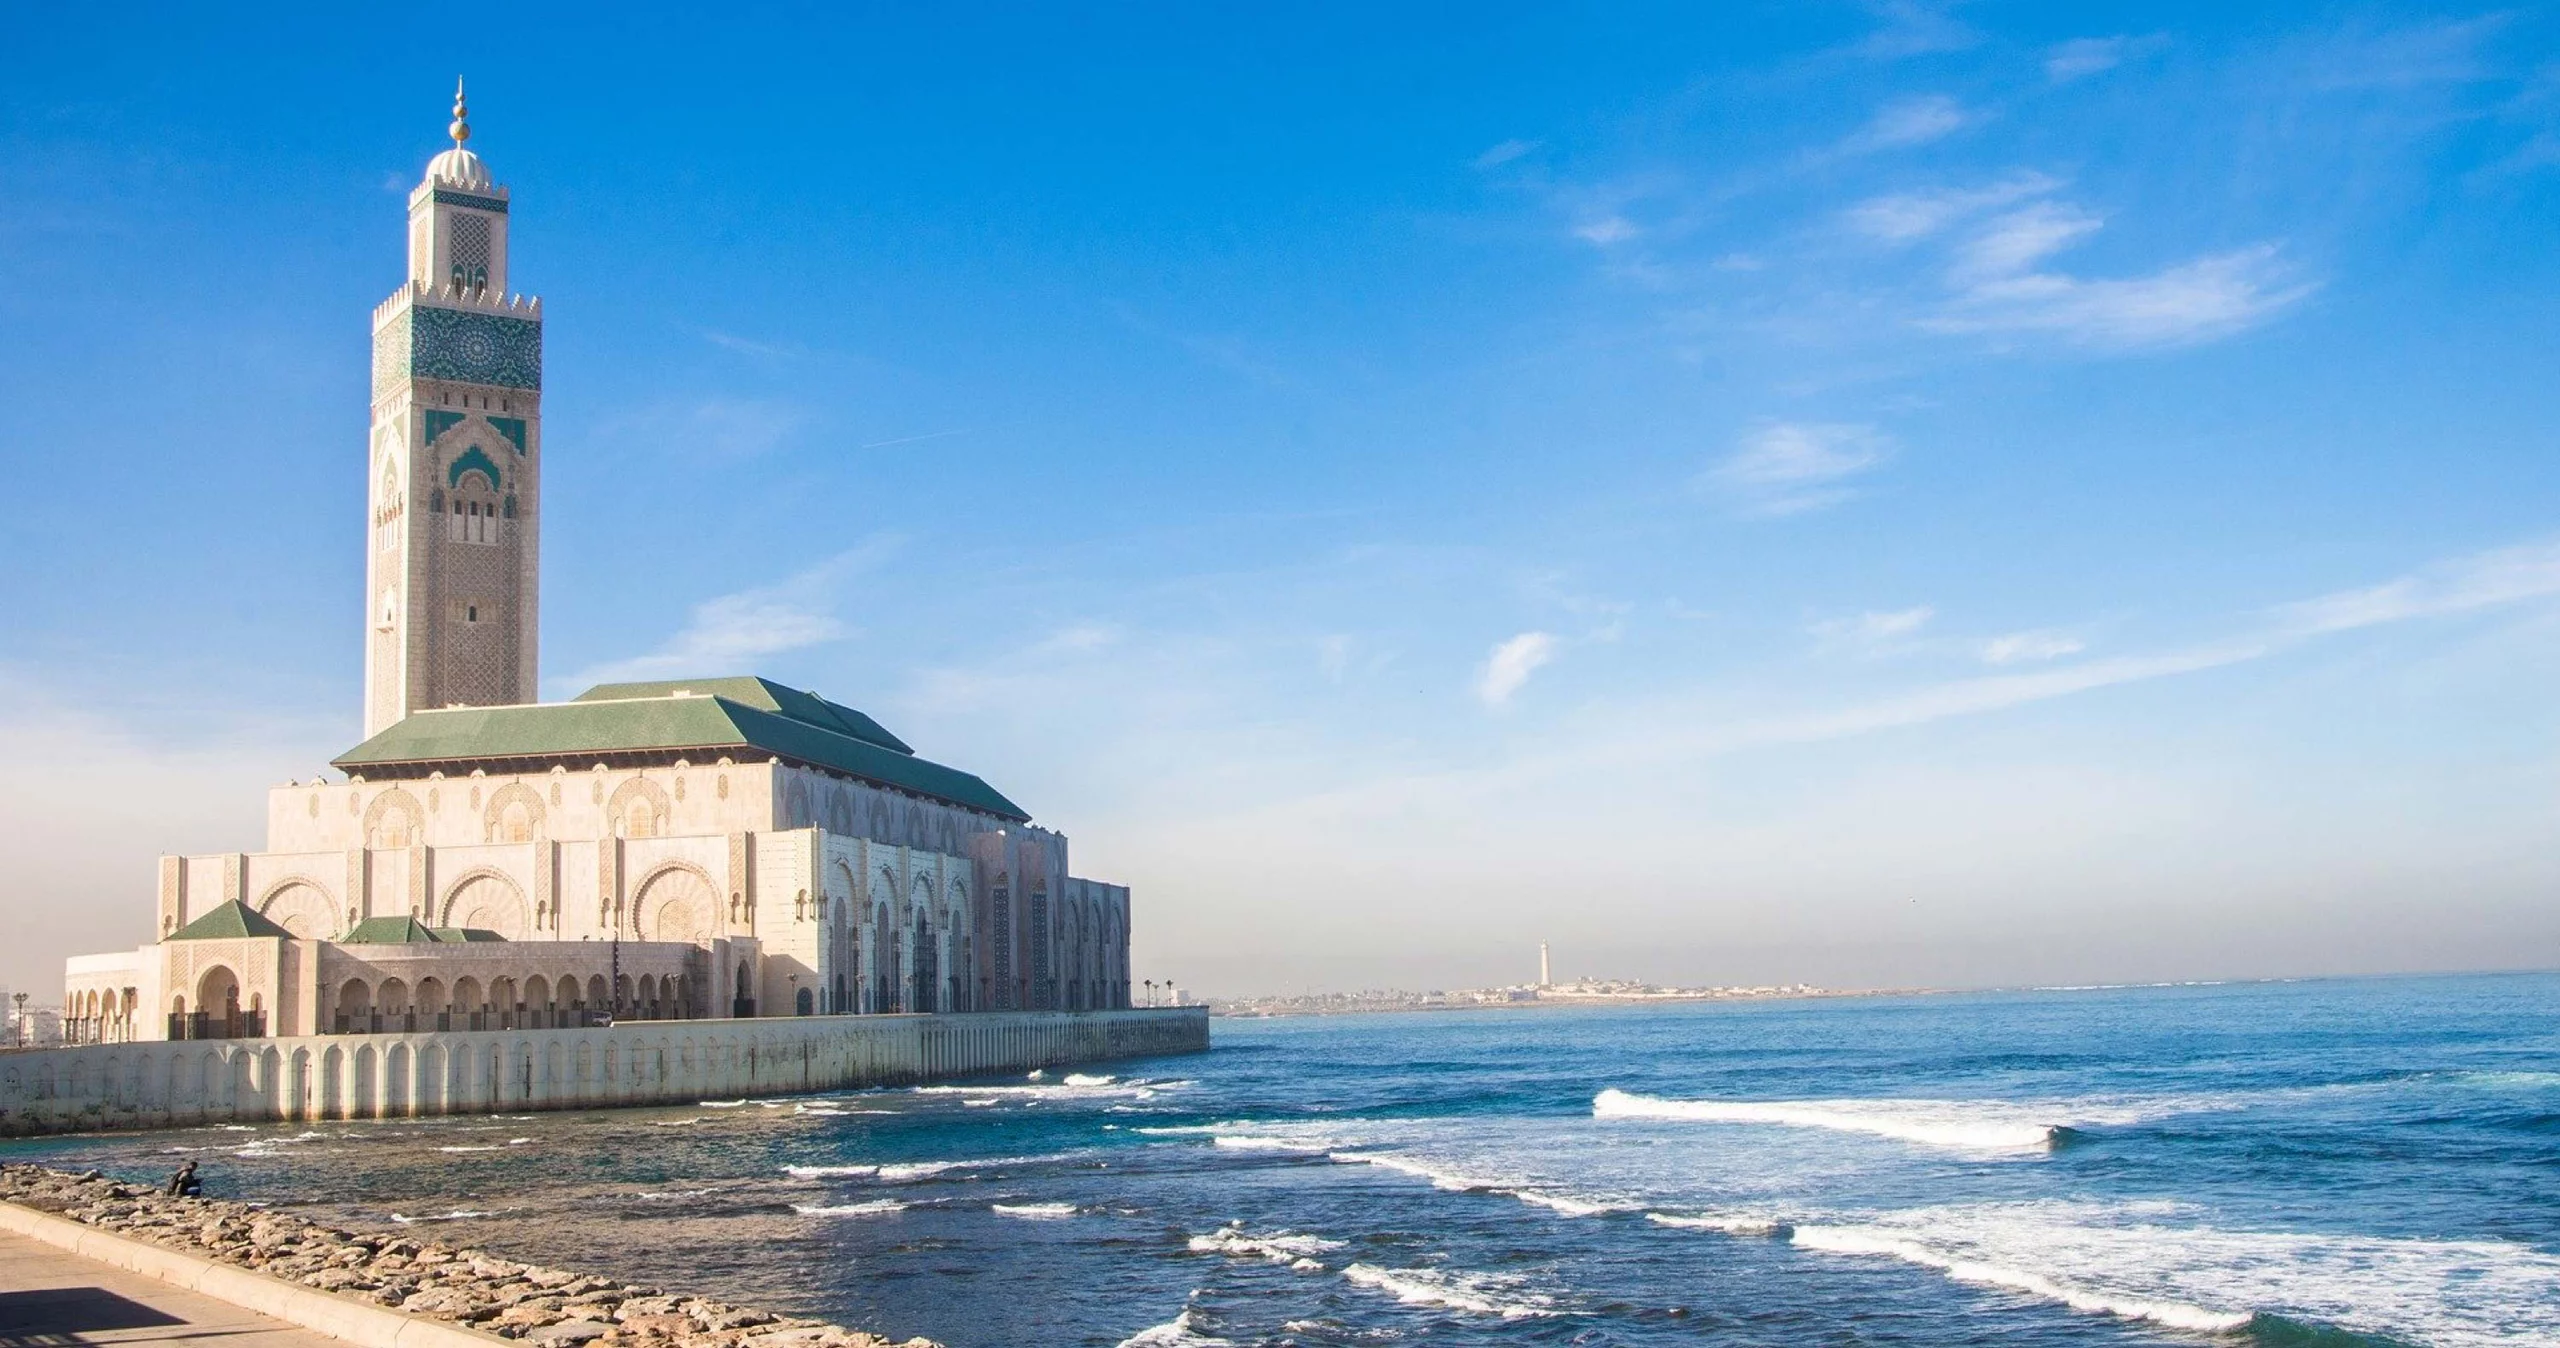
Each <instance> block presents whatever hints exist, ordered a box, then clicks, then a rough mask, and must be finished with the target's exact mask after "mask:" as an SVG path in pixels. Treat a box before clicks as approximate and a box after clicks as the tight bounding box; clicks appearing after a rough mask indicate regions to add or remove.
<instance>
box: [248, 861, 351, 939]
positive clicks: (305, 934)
mask: <svg viewBox="0 0 2560 1348" xmlns="http://www.w3.org/2000/svg"><path fill="white" fill-rule="evenodd" d="M257 908H258V913H259V915H260V916H262V917H265V918H267V919H269V920H271V921H273V922H274V923H275V924H276V925H277V926H280V927H282V928H284V929H285V930H286V931H289V932H292V933H293V935H294V939H296V940H301V941H325V940H328V939H329V938H330V937H332V936H335V935H337V934H338V905H337V904H336V903H335V902H334V901H333V900H331V899H330V897H329V894H328V891H326V890H324V889H322V888H320V886H319V884H318V883H317V882H315V881H313V880H311V879H309V878H307V877H304V876H299V875H297V876H293V877H291V878H290V879H285V880H279V881H277V882H276V883H275V884H273V885H270V886H268V887H267V892H266V893H265V895H263V896H261V897H260V898H259V900H258V903H257Z"/></svg>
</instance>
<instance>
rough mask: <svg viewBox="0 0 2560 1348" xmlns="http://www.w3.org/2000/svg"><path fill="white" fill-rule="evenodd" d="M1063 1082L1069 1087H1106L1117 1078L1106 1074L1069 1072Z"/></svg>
mask: <svg viewBox="0 0 2560 1348" xmlns="http://www.w3.org/2000/svg"><path fill="white" fill-rule="evenodd" d="M1065 1080H1066V1083H1067V1084H1068V1085H1070V1086H1108V1085H1110V1084H1111V1083H1112V1082H1113V1081H1115V1080H1117V1078H1115V1077H1113V1076H1111V1075H1109V1074H1108V1073H1092V1072H1069V1073H1067V1075H1066V1077H1065Z"/></svg>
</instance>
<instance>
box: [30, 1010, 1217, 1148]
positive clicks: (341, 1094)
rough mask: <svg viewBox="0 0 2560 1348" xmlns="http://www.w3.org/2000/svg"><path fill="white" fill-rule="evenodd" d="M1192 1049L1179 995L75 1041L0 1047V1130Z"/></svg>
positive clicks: (942, 1070) (691, 1094) (677, 1093)
mask: <svg viewBox="0 0 2560 1348" xmlns="http://www.w3.org/2000/svg"><path fill="white" fill-rule="evenodd" d="M1208 1047H1209V1013H1208V1011H1207V1009H1206V1008H1203V1007H1196V1006H1185V1007H1166V1008H1157V1009H1145V1010H1131V1011H983V1012H969V1013H963V1014H953V1015H903V1016H798V1017H789V1018H775V1019H767V1020H653V1021H635V1022H629V1023H626V1024H621V1025H614V1026H610V1027H605V1028H597V1029H553V1030H444V1031H429V1032H421V1033H416V1034H330V1035H310V1036H303V1037H299V1038H290V1039H223V1040H184V1041H140V1042H134V1043H124V1044H84V1045H81V1046H79V1047H76V1048H59V1049H40V1050H33V1051H22V1052H12V1053H7V1054H0V1136H6V1137H27V1136H34V1135H37V1134H44V1133H68V1132H94V1131H101V1130H106V1129H119V1128H172V1127H185V1126H190V1125H195V1124H207V1123H255V1122H262V1121H267V1120H313V1119H382V1118H409V1117H417V1116H422V1115H435V1114H487V1113H498V1112H505V1113H522V1112H525V1111H529V1110H537V1109H605V1108H613V1107H618V1106H625V1105H652V1104H673V1103H690V1102H692V1101H696V1100H700V1099H702V1098H703V1097H705V1096H713V1095H781V1094H790V1093H793V1092H799V1091H823V1090H840V1089H844V1088H846V1087H857V1086H881V1085H895V1084H898V1083H902V1082H911V1081H923V1080H927V1079H931V1078H938V1077H957V1076H971V1075H976V1074H979V1073H985V1072H1003V1071H1026V1070H1029V1069H1031V1068H1035V1067H1064V1066H1070V1065H1073V1064H1078V1063H1090V1062H1100V1061H1103V1060H1106V1059H1111V1058H1135V1057H1151V1056H1154V1055H1158V1054H1168V1053H1197V1052H1201V1051H1203V1050H1206V1049H1207V1048H1208Z"/></svg>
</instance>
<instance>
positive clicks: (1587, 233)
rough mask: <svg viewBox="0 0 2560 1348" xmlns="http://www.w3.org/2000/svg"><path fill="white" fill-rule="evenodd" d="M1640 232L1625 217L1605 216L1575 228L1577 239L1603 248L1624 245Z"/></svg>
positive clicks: (1633, 223)
mask: <svg viewBox="0 0 2560 1348" xmlns="http://www.w3.org/2000/svg"><path fill="white" fill-rule="evenodd" d="M1638 232H1639V231H1638V230H1637V229H1636V226H1635V222H1634V221H1632V220H1629V219H1628V218H1627V217H1625V216H1623V215H1604V216H1601V217H1600V218H1598V219H1596V220H1586V221H1584V222H1582V223H1581V224H1578V225H1575V226H1574V227H1573V236H1574V237H1575V238H1577V239H1581V240H1583V241H1585V242H1587V243H1595V244H1598V245H1600V246H1601V247H1603V248H1606V247H1608V246H1609V245H1610V244H1613V243H1624V242H1626V241H1627V240H1629V239H1632V238H1634V237H1635V236H1636V235H1637V233H1638Z"/></svg>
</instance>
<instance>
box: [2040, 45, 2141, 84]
mask: <svg viewBox="0 0 2560 1348" xmlns="http://www.w3.org/2000/svg"><path fill="white" fill-rule="evenodd" d="M2132 45H2133V40H2132V39H2131V38H2122V37H2079V38H2073V39H2072V40H2070V41H2069V42H2061V43H2056V44H2054V45H2053V46H2052V47H2050V48H2047V49H2046V51H2045V54H2044V77H2045V78H2046V79H2048V80H2050V81H2052V82H2053V83H2055V84H2069V83H2070V82H2071V81H2073V80H2077V79H2085V78H2087V77H2088V76H2091V75H2095V74H2098V73H2100V72H2102V71H2108V70H2113V69H2115V68H2116V67H2117V66H2119V65H2122V64H2124V58H2125V54H2126V52H2127V50H2128V49H2129V48H2130V47H2131V46H2132Z"/></svg>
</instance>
